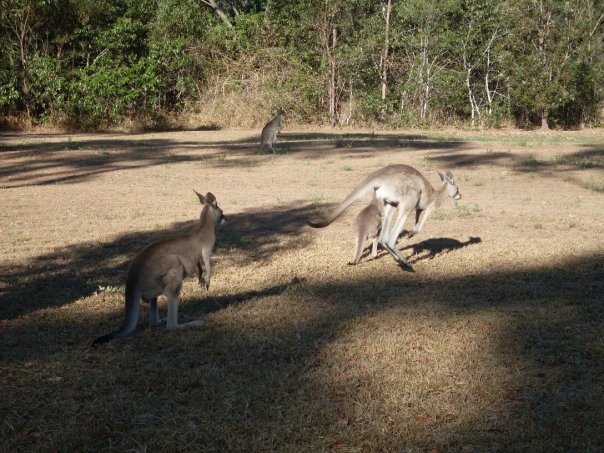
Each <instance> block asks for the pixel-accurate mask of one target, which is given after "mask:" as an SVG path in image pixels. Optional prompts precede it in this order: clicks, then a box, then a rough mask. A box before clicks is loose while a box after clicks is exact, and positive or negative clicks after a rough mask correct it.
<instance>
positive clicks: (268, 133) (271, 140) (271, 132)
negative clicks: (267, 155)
mask: <svg viewBox="0 0 604 453" xmlns="http://www.w3.org/2000/svg"><path fill="white" fill-rule="evenodd" d="M281 115H283V109H282V108H278V109H277V116H275V117H274V118H273V119H272V120H271V121H269V122H268V123H267V124H266V126H264V127H263V128H262V134H261V135H260V147H261V148H262V149H264V148H269V149H270V150H271V151H272V152H273V153H274V152H275V149H274V148H273V145H274V144H275V142H276V141H277V135H278V134H279V130H280V129H281V122H282V119H281Z"/></svg>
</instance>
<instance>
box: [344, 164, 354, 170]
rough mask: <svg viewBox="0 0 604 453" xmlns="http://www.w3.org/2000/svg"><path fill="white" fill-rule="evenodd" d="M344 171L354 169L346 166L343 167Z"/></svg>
mask: <svg viewBox="0 0 604 453" xmlns="http://www.w3.org/2000/svg"><path fill="white" fill-rule="evenodd" d="M342 170H344V171H352V167H351V166H350V165H344V166H343V167H342Z"/></svg>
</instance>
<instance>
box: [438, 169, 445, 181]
mask: <svg viewBox="0 0 604 453" xmlns="http://www.w3.org/2000/svg"><path fill="white" fill-rule="evenodd" d="M436 173H438V176H439V177H440V180H441V181H442V182H445V175H443V174H442V173H441V172H439V171H438V170H436Z"/></svg>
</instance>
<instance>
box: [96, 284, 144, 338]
mask: <svg viewBox="0 0 604 453" xmlns="http://www.w3.org/2000/svg"><path fill="white" fill-rule="evenodd" d="M133 286H134V285H131V284H126V297H125V299H126V318H125V319H124V324H122V327H120V329H119V330H116V331H115V332H111V333H108V334H106V335H102V336H100V337H98V338H97V339H96V340H94V341H93V342H92V345H91V346H96V345H99V344H103V343H107V342H108V341H111V340H113V339H114V338H123V337H127V336H128V335H132V333H134V331H135V330H136V324H137V323H138V315H139V310H140V298H141V294H140V292H139V291H138V289H135V288H133Z"/></svg>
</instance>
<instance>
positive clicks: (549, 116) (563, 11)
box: [0, 0, 604, 128]
mask: <svg viewBox="0 0 604 453" xmlns="http://www.w3.org/2000/svg"><path fill="white" fill-rule="evenodd" d="M0 24H1V27H0V120H4V121H5V122H6V121H8V119H10V118H19V119H21V120H26V121H29V122H34V123H40V122H50V123H53V124H63V125H69V126H71V127H81V128H95V127H103V126H109V125H115V124H120V123H122V122H123V121H125V120H127V119H140V120H146V121H150V122H160V121H162V120H164V119H165V118H167V117H172V116H176V115H178V114H181V113H183V112H186V114H187V115H198V116H199V117H200V118H203V119H204V120H206V121H211V122H215V123H218V124H221V125H242V126H245V125H252V124H257V123H258V122H260V121H263V120H264V119H266V118H267V117H268V116H270V113H271V112H272V111H273V110H274V109H275V108H276V107H277V106H282V107H284V108H285V109H286V111H287V112H288V114H289V115H291V117H292V118H293V119H294V120H296V121H299V122H325V123H327V122H328V123H331V124H332V125H342V124H343V125H346V124H365V123H375V122H381V123H384V124H385V125H390V126H409V125H418V124H468V123H472V124H480V125H487V126H497V125H500V124H508V123H515V124H517V125H519V126H542V127H549V126H555V127H577V126H583V125H588V126H589V125H598V124H600V121H601V117H602V109H603V98H604V45H603V37H604V3H603V2H602V1H601V0H565V1H563V0H504V1H496V0H405V1H403V0H298V1H295V2H285V1H277V0H0Z"/></svg>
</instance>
